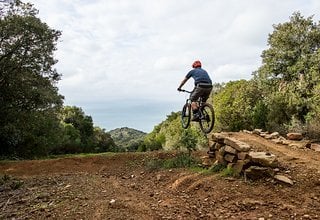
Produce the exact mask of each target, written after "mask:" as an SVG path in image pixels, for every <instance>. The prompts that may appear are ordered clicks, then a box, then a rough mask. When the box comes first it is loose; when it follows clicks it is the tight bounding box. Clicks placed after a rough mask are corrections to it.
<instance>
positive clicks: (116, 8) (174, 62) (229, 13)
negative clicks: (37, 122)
mask: <svg viewBox="0 0 320 220" xmlns="http://www.w3.org/2000/svg"><path fill="white" fill-rule="evenodd" d="M24 2H26V1H24ZM28 2H30V3H32V4H33V5H34V7H35V8H36V9H38V10H39V17H40V18H41V20H42V21H43V22H45V23H47V24H48V25H49V27H50V28H53V29H56V30H60V31H62V36H61V38H60V39H59V41H58V43H57V51H55V58H56V59H57V60H58V61H59V62H58V63H57V64H56V65H55V68H56V69H57V71H58V72H59V73H60V74H62V78H61V80H60V81H59V83H58V87H59V92H60V94H62V95H64V96H65V100H64V104H65V105H71V106H78V107H81V108H82V110H83V111H84V112H85V114H86V115H90V116H91V117H92V119H93V122H94V124H95V125H96V126H99V127H101V128H104V129H106V131H109V130H113V129H116V128H120V127H130V128H134V129H138V130H141V131H144V132H151V131H152V130H153V128H154V126H155V125H157V124H159V123H161V122H162V121H163V120H165V119H166V117H167V115H169V114H170V113H171V112H173V111H174V112H176V111H179V110H180V109H181V107H182V105H183V104H184V102H185V99H186V98H187V97H188V96H187V95H186V94H185V93H179V92H178V91H177V87H178V86H179V84H180V82H181V81H182V79H183V78H184V77H185V75H186V74H187V73H188V71H190V70H191V65H192V63H193V61H194V60H200V61H201V62H202V67H203V68H204V69H205V70H207V72H208V73H209V75H210V77H211V78H212V80H213V82H218V83H221V82H228V81H233V80H239V79H250V78H251V77H252V72H254V71H255V70H257V69H258V68H259V66H260V65H261V57H260V55H261V54H262V51H263V50H265V49H267V48H268V45H267V39H268V35H269V34H270V33H272V32H273V25H274V24H279V23H284V22H287V21H289V19H290V16H291V15H292V14H293V13H294V12H296V11H300V12H301V13H302V15H303V16H304V17H309V16H314V17H313V19H314V21H319V20H320V1H319V0H281V1H280V0H241V1H239V0H187V1H186V0H90V1H88V0H72V1H70V0H45V1H44V0H29V1H28ZM184 88H185V89H189V90H191V89H192V88H193V80H192V79H190V80H189V81H188V82H187V83H186V85H185V86H184Z"/></svg>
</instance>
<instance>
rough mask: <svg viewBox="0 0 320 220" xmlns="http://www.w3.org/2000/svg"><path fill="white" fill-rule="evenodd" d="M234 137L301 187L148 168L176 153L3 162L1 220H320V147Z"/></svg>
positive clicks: (250, 136)
mask: <svg viewBox="0 0 320 220" xmlns="http://www.w3.org/2000/svg"><path fill="white" fill-rule="evenodd" d="M229 135H230V136H231V137H233V138H236V139H237V140H240V141H243V142H246V143H248V144H249V145H250V146H252V147H253V148H256V149H258V150H263V151H267V152H271V153H273V154H275V155H276V156H277V158H278V160H279V168H278V169H279V170H280V171H281V172H282V173H284V174H285V175H286V176H288V177H289V178H290V179H291V180H293V183H294V184H293V185H289V184H285V183H281V182H278V181H276V180H274V179H273V178H262V179H258V180H250V179H246V180H245V179H244V178H243V177H239V178H233V177H224V176H222V175H221V173H213V174H202V173H200V172H196V171H194V170H189V169H170V170H168V169H166V170H164V169H161V170H159V169H156V170H154V169H150V167H148V166H146V164H147V163H148V162H150V161H152V160H153V159H161V158H162V159H163V158H169V157H174V156H175V154H174V153H168V152H167V153H164V152H152V153H121V154H104V155H99V156H87V157H72V158H60V159H50V160H36V161H20V162H0V177H1V179H0V210H1V212H0V219H259V220H263V219H320V152H315V151H313V150H311V149H308V148H304V149H299V148H292V147H290V146H288V145H282V144H276V143H274V142H272V141H270V140H266V139H264V138H262V137H260V136H257V135H254V134H247V133H229ZM203 155H206V152H197V156H198V157H201V156H203Z"/></svg>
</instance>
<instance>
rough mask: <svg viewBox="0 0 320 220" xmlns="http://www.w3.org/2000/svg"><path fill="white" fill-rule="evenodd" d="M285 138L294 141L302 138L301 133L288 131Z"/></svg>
mask: <svg viewBox="0 0 320 220" xmlns="http://www.w3.org/2000/svg"><path fill="white" fill-rule="evenodd" d="M287 139H289V140H294V141H300V140H302V139H303V135H302V134H301V133H288V134H287Z"/></svg>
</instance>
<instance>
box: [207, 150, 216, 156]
mask: <svg viewBox="0 0 320 220" xmlns="http://www.w3.org/2000/svg"><path fill="white" fill-rule="evenodd" d="M207 154H208V156H209V157H210V158H215V151H208V152H207Z"/></svg>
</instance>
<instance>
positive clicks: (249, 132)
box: [242, 130, 253, 134]
mask: <svg viewBox="0 0 320 220" xmlns="http://www.w3.org/2000/svg"><path fill="white" fill-rule="evenodd" d="M242 132H243V133H247V134H253V132H252V131H248V130H243V131H242Z"/></svg>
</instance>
